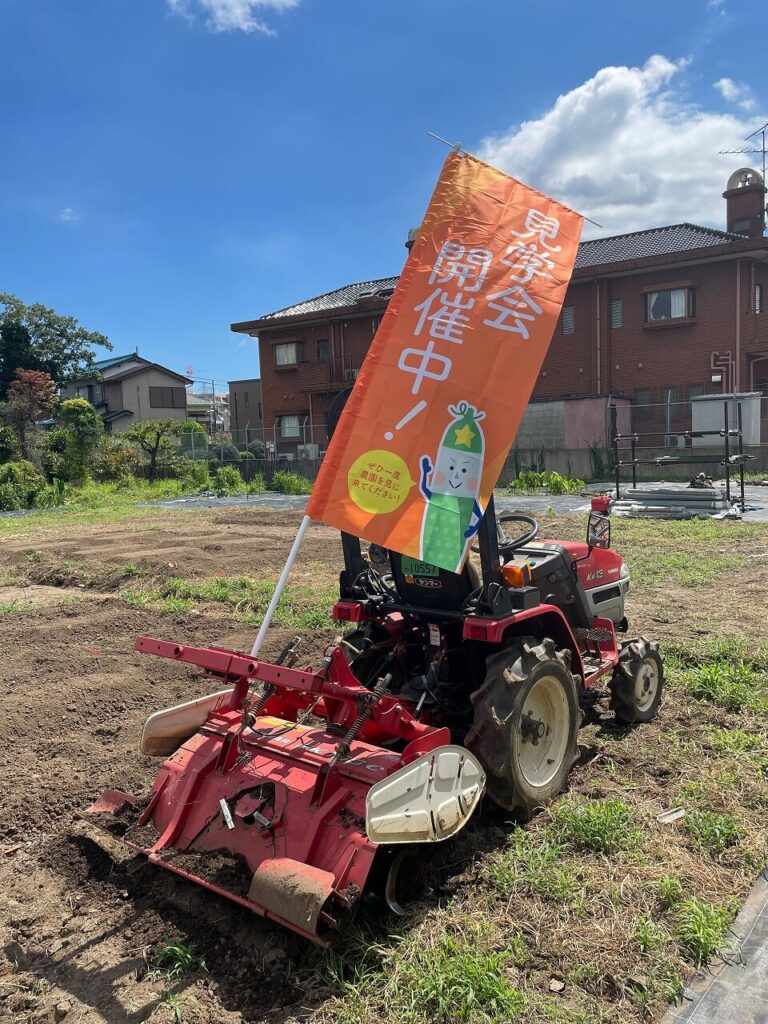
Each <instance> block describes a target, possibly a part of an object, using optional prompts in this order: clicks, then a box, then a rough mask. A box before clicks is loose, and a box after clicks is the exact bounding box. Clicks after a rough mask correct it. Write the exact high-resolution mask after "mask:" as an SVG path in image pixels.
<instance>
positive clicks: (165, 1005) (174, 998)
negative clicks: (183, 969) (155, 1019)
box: [157, 992, 195, 1024]
mask: <svg viewBox="0 0 768 1024" xmlns="http://www.w3.org/2000/svg"><path fill="white" fill-rule="evenodd" d="M194 1001H195V1000H194V998H193V997H192V996H188V995H185V994H184V993H183V992H166V993H165V995H164V996H162V997H161V998H160V999H159V1000H158V1003H157V1006H158V1009H160V1010H170V1011H171V1013H172V1014H173V1019H174V1020H175V1021H176V1024H181V1022H182V1021H183V1020H184V1010H185V1009H186V1007H187V1006H188V1005H189V1003H193V1002H194Z"/></svg>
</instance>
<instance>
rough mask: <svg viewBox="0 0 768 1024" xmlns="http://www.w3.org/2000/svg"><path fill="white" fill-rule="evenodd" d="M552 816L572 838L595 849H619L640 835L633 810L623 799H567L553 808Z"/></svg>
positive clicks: (586, 847) (623, 848)
mask: <svg viewBox="0 0 768 1024" xmlns="http://www.w3.org/2000/svg"><path fill="white" fill-rule="evenodd" d="M552 817H553V818H554V820H555V821H556V822H557V823H558V825H560V826H561V827H562V828H563V830H564V831H565V834H566V835H567V837H568V838H569V839H570V840H571V841H572V842H574V843H575V844H576V845H577V846H580V847H582V848H583V849H585V850H590V851H591V852H593V853H605V854H608V853H616V852H617V851H618V850H625V849H627V847H629V846H630V845H631V844H632V843H633V842H634V841H635V840H636V839H637V838H638V832H637V830H634V829H632V828H631V825H632V811H631V809H630V808H629V806H628V805H627V804H626V803H624V801H623V800H595V801H593V802H591V803H580V802H578V801H576V800H566V801H563V802H562V803H560V804H557V805H556V806H555V807H554V808H553V810H552Z"/></svg>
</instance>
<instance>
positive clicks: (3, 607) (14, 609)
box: [0, 600, 34, 615]
mask: <svg viewBox="0 0 768 1024" xmlns="http://www.w3.org/2000/svg"><path fill="white" fill-rule="evenodd" d="M33 607H34V605H33V604H32V603H31V602H29V601H19V600H14V601H0V615H18V614H19V613H20V612H25V611H27V610H28V609H30V608H33Z"/></svg>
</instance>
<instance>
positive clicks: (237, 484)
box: [213, 466, 246, 498]
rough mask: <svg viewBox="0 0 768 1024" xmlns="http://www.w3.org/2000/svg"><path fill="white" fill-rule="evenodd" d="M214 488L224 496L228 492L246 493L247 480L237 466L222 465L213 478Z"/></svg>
mask: <svg viewBox="0 0 768 1024" xmlns="http://www.w3.org/2000/svg"><path fill="white" fill-rule="evenodd" d="M213 490H214V492H215V493H216V494H217V495H218V496H219V497H220V498H223V497H225V496H226V495H227V494H245V493H246V486H245V481H244V480H243V478H242V477H241V476H240V470H239V469H237V468H236V467H235V466H220V467H219V468H218V469H217V470H216V474H215V475H214V478H213Z"/></svg>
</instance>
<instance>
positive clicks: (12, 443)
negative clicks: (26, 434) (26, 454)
mask: <svg viewBox="0 0 768 1024" xmlns="http://www.w3.org/2000/svg"><path fill="white" fill-rule="evenodd" d="M20 455H21V447H20V446H19V439H18V437H17V436H16V431H15V430H14V429H13V427H9V426H8V425H7V424H5V423H4V424H2V425H0V463H2V462H11V461H12V460H14V459H18V458H19V456H20Z"/></svg>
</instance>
